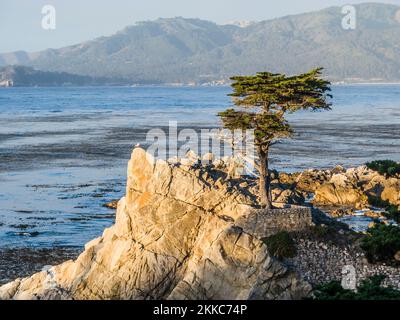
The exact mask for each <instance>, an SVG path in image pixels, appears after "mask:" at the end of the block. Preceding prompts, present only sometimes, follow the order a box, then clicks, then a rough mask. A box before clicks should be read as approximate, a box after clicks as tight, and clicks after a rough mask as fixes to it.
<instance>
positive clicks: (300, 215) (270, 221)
mask: <svg viewBox="0 0 400 320" xmlns="http://www.w3.org/2000/svg"><path fill="white" fill-rule="evenodd" d="M235 225H236V226H238V227H240V228H242V229H243V231H245V232H246V233H249V234H252V235H254V236H256V237H258V238H263V237H268V236H271V235H273V234H276V233H277V232H279V231H302V230H305V229H307V228H309V227H311V226H313V225H314V224H313V222H312V212H311V208H308V207H300V206H291V207H290V208H283V209H270V210H267V209H258V210H252V211H251V212H249V214H248V215H246V216H244V217H241V218H240V219H238V220H237V221H236V223H235Z"/></svg>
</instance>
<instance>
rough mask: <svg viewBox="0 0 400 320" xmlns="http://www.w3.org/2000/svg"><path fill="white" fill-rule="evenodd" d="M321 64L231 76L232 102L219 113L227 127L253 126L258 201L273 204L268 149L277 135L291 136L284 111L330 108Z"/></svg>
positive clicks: (265, 204) (249, 127)
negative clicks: (294, 70)
mask: <svg viewBox="0 0 400 320" xmlns="http://www.w3.org/2000/svg"><path fill="white" fill-rule="evenodd" d="M321 72H322V68H318V69H314V70H311V71H310V72H307V73H304V74H300V75H295V76H286V75H284V74H274V73H269V72H259V73H257V74H256V75H254V76H235V77H232V78H231V80H232V81H233V83H232V88H233V93H231V94H230V96H231V97H232V98H233V102H234V104H235V106H237V107H238V108H239V110H235V109H233V108H231V109H228V110H226V111H224V112H221V113H219V114H218V115H219V117H220V118H221V120H222V123H223V125H224V127H225V128H227V129H229V130H236V129H240V130H249V129H253V130H254V135H255V146H256V150H257V154H258V157H259V165H258V168H257V169H258V171H259V189H260V191H259V192H260V195H259V196H260V204H261V206H262V207H264V208H272V201H271V192H270V183H271V181H270V174H269V170H268V159H269V150H270V147H271V145H272V144H273V143H274V142H276V140H277V139H280V138H285V137H290V136H291V135H292V133H293V131H292V128H291V127H290V125H289V123H288V122H287V121H286V119H285V115H286V114H288V113H293V112H295V111H298V110H313V111H316V110H330V106H331V104H330V103H328V102H327V98H328V97H332V96H331V95H330V94H328V92H329V91H330V90H331V89H330V82H329V81H326V80H324V79H322V78H321Z"/></svg>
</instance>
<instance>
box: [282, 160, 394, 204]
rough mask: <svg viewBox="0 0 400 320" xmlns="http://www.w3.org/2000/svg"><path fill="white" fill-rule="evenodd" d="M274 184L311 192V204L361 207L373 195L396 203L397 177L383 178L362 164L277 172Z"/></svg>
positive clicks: (297, 191)
mask: <svg viewBox="0 0 400 320" xmlns="http://www.w3.org/2000/svg"><path fill="white" fill-rule="evenodd" d="M278 183H279V184H280V185H281V186H282V185H284V186H286V189H290V190H296V194H299V192H303V193H304V194H305V195H307V194H310V193H313V194H315V197H314V200H313V203H314V204H317V205H334V206H347V205H348V206H352V207H355V208H365V207H368V204H369V198H370V197H373V198H377V199H381V200H383V201H387V202H389V203H390V204H392V205H397V206H400V177H399V176H397V177H385V176H383V175H380V174H379V173H378V172H375V171H373V170H370V169H368V168H367V167H366V166H360V167H357V168H350V169H347V170H346V169H344V168H343V167H341V166H337V167H335V168H333V169H332V170H315V169H312V170H306V171H304V172H301V173H293V174H287V173H280V174H279V179H278ZM291 199H296V197H293V196H292V197H291Z"/></svg>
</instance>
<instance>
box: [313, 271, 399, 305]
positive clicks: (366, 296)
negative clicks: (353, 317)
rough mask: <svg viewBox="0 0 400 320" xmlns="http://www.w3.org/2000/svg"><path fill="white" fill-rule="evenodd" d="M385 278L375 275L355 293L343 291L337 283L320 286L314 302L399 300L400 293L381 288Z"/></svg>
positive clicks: (362, 283)
mask: <svg viewBox="0 0 400 320" xmlns="http://www.w3.org/2000/svg"><path fill="white" fill-rule="evenodd" d="M384 279H385V276H381V275H377V276H372V277H370V278H368V279H366V280H363V281H362V282H361V284H360V286H358V288H357V292H353V291H351V290H346V289H343V288H342V286H341V284H340V282H339V281H331V282H329V283H326V284H323V285H320V286H318V287H317V288H316V290H315V292H314V299H315V300H400V291H399V290H395V289H394V288H392V287H382V281H383V280H384Z"/></svg>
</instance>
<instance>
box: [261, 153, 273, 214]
mask: <svg viewBox="0 0 400 320" xmlns="http://www.w3.org/2000/svg"><path fill="white" fill-rule="evenodd" d="M268 149H269V148H267V150H266V151H263V150H261V148H259V150H258V153H259V157H260V178H259V188H260V204H261V206H262V207H263V208H266V209H272V201H271V192H270V184H271V179H270V175H269V170H268Z"/></svg>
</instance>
